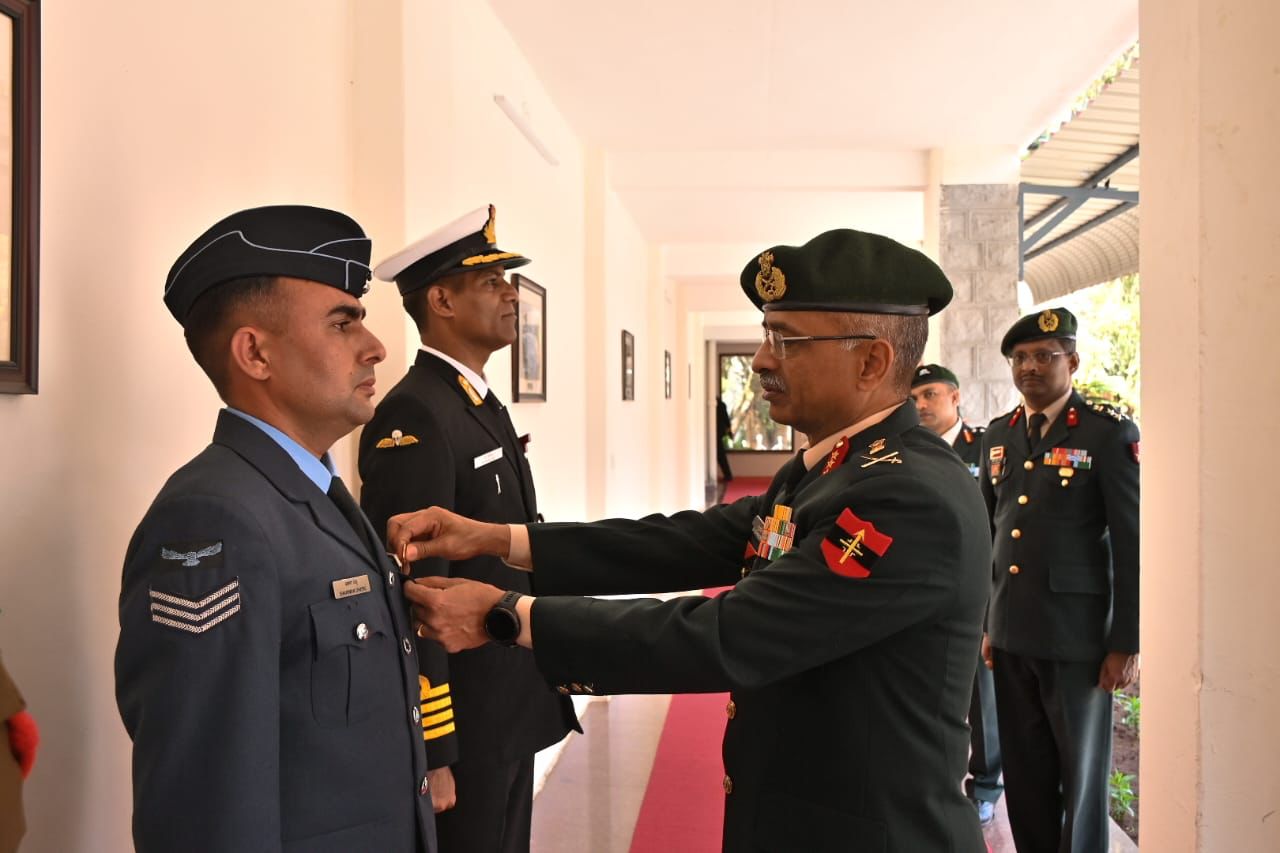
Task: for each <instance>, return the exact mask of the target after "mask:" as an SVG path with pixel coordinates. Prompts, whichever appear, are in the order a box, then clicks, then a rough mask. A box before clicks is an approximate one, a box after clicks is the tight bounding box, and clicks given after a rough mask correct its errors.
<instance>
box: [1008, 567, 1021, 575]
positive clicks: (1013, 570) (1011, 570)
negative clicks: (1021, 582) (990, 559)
mask: <svg viewBox="0 0 1280 853" xmlns="http://www.w3.org/2000/svg"><path fill="white" fill-rule="evenodd" d="M1020 571H1022V569H1020V568H1018V567H1017V566H1010V567H1009V574H1011V575H1016V574H1017V573H1018V572H1020Z"/></svg>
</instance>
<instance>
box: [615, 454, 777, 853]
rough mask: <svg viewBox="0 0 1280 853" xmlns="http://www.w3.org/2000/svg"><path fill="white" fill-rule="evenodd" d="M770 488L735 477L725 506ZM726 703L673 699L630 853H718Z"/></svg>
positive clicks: (714, 696)
mask: <svg viewBox="0 0 1280 853" xmlns="http://www.w3.org/2000/svg"><path fill="white" fill-rule="evenodd" d="M768 486H769V480H768V479H767V478H765V477H736V478H734V479H733V480H731V481H730V482H729V487H728V488H727V489H726V490H725V497H724V502H725V503H732V502H734V501H736V500H738V499H739V498H741V497H745V496H746V495H758V494H761V493H763V492H764V490H765V489H766V488H768ZM720 591H721V590H718V589H711V590H706V593H707V594H708V595H715V594H717V593H718V592H720ZM728 701H729V696H728V694H725V693H703V694H685V695H681V696H672V697H671V707H670V708H669V709H668V711H667V721H666V723H665V724H664V725H663V728H662V737H661V739H660V740H659V741H658V750H657V752H656V754H655V755H654V757H653V770H652V771H650V773H649V785H648V787H647V788H645V792H644V802H643V803H642V804H641V806H640V815H639V816H638V817H637V818H636V830H635V834H634V835H632V836H631V853H674V851H680V853H714V852H715V851H717V850H719V849H720V829H721V824H722V823H723V822H724V789H723V787H722V783H723V780H724V763H723V761H722V760H721V758H720V741H721V740H722V739H723V738H724V724H725V712H724V706H725V704H726V703H727V702H728Z"/></svg>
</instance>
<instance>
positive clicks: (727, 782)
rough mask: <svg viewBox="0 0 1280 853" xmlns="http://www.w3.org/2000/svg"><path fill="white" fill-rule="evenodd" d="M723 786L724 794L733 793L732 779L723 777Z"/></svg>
mask: <svg viewBox="0 0 1280 853" xmlns="http://www.w3.org/2000/svg"><path fill="white" fill-rule="evenodd" d="M723 785H724V792H725V793H726V794H732V793H733V779H731V778H729V777H728V776H725V777H724V782H723Z"/></svg>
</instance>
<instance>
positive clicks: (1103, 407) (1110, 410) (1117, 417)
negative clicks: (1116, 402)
mask: <svg viewBox="0 0 1280 853" xmlns="http://www.w3.org/2000/svg"><path fill="white" fill-rule="evenodd" d="M1090 408H1091V409H1093V410H1094V411H1095V412H1097V413H1098V414H1100V415H1106V416H1107V417H1109V418H1111V420H1113V421H1116V422H1117V423H1124V422H1125V421H1127V420H1129V419H1128V418H1127V417H1125V416H1124V414H1123V413H1122V412H1120V410H1119V409H1117V408H1115V407H1114V406H1108V405H1107V404H1106V403H1094V404H1093V405H1092V406H1090Z"/></svg>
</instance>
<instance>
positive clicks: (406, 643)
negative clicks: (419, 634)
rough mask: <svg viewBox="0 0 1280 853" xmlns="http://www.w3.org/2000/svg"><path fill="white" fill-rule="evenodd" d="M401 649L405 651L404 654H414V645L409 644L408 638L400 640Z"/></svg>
mask: <svg viewBox="0 0 1280 853" xmlns="http://www.w3.org/2000/svg"><path fill="white" fill-rule="evenodd" d="M400 648H402V649H404V653H405V654H406V655H411V654H413V643H411V642H409V638H408V637H401V638H400Z"/></svg>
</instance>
